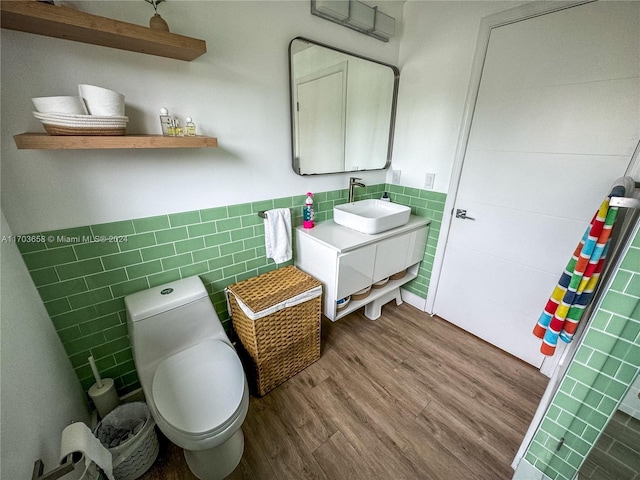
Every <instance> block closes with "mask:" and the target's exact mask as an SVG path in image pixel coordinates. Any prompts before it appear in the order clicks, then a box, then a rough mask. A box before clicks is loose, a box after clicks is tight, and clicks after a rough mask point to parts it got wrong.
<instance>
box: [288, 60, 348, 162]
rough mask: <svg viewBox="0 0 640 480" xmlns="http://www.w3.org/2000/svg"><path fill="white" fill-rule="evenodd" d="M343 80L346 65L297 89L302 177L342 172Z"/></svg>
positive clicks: (343, 129)
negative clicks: (310, 174) (303, 175)
mask: <svg viewBox="0 0 640 480" xmlns="http://www.w3.org/2000/svg"><path fill="white" fill-rule="evenodd" d="M309 77H311V78H309ZM346 77H347V72H346V62H345V64H344V65H343V64H340V65H338V67H334V68H332V69H328V70H326V71H324V72H322V73H317V74H314V75H312V76H308V77H306V78H305V79H302V80H300V81H299V83H297V85H296V101H297V106H296V108H297V109H298V128H297V132H298V138H297V142H298V152H299V153H298V162H299V167H300V173H302V174H305V173H322V172H338V171H342V170H344V152H345V128H346V125H345V117H346Z"/></svg>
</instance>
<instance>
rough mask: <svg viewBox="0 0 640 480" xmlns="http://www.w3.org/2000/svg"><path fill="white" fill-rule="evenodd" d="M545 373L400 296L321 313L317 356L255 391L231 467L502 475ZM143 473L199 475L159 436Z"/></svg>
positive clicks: (298, 472) (279, 477)
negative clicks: (347, 311)
mask: <svg viewBox="0 0 640 480" xmlns="http://www.w3.org/2000/svg"><path fill="white" fill-rule="evenodd" d="M546 384H547V378H546V377H544V376H543V375H542V374H540V373H539V372H538V371H537V370H535V369H534V368H533V367H531V366H529V365H527V364H525V363H523V362H521V361H519V360H517V359H515V358H514V357H511V356H510V355H508V354H506V353H504V352H502V351H500V350H498V349H497V348H495V347H493V346H491V345H489V344H487V343H485V342H483V341H482V340H479V339H477V338H476V337H474V336H472V335H471V334H469V333H467V332H464V331H462V330H460V329H459V328H457V327H455V326H453V325H451V324H449V323H447V322H445V321H443V320H441V319H439V318H435V317H434V318H432V317H430V316H429V315H427V314H425V313H423V312H420V311H419V310H417V309H415V308H413V307H411V306H409V305H407V304H404V305H401V306H399V307H397V306H395V304H393V303H390V304H388V305H387V306H385V307H384V308H383V315H382V317H381V318H380V319H379V320H377V321H371V320H368V319H367V318H366V317H364V315H363V314H362V313H361V311H359V312H354V313H353V314H351V315H349V316H347V317H345V318H343V319H341V320H339V321H338V322H336V323H332V322H330V321H328V320H326V319H324V320H323V324H322V356H321V358H320V360H318V361H317V362H316V363H314V364H313V365H311V366H309V367H308V368H307V369H306V370H304V371H302V372H301V373H299V374H298V375H296V376H295V377H293V378H292V379H290V380H289V381H287V382H286V383H284V384H283V385H281V386H279V387H278V388H276V389H275V390H273V391H271V392H270V393H268V394H267V395H265V396H264V397H263V398H256V397H254V396H252V397H251V400H250V405H249V413H248V415H247V418H246V421H245V423H244V425H243V427H242V429H243V431H244V434H245V451H244V455H243V458H242V461H241V463H240V465H239V466H238V468H236V470H235V471H234V472H233V473H232V474H231V476H230V477H229V478H230V479H232V480H239V479H247V480H252V479H256V480H257V479H262V480H266V479H274V480H284V479H296V480H299V479H327V480H342V479H345V480H358V479H362V480H374V479H381V480H389V479H393V480H398V479H427V480H439V479H443V480H481V479H487V480H499V479H510V478H511V477H512V476H513V471H512V469H511V467H510V464H511V461H512V460H513V457H514V456H515V453H516V451H517V449H518V447H519V445H520V443H521V441H522V439H523V437H524V434H525V432H526V430H527V427H528V425H529V422H530V421H531V418H532V417H533V413H534V411H535V409H536V406H537V405H538V402H539V400H540V398H541V396H542V393H543V391H544V388H545V386H546ZM161 444H162V447H161V453H160V456H159V458H158V460H157V462H156V464H155V465H154V466H153V467H152V469H151V470H149V472H147V474H146V475H145V476H144V477H142V478H143V479H144V480H160V479H162V480H178V479H180V480H189V479H195V478H196V477H195V476H193V475H192V474H191V473H190V472H189V470H188V468H187V466H186V464H185V462H184V459H183V456H182V452H181V450H180V449H178V448H177V447H175V446H173V445H172V444H170V443H169V442H167V441H166V440H164V441H161Z"/></svg>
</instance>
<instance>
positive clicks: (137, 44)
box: [0, 0, 207, 61]
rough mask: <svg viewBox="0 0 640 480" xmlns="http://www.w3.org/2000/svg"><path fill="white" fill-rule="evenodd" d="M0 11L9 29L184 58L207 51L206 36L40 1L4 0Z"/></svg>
mask: <svg viewBox="0 0 640 480" xmlns="http://www.w3.org/2000/svg"><path fill="white" fill-rule="evenodd" d="M0 11H1V12H2V15H0V23H1V26H2V28H7V29H10V30H18V31H21V32H28V33H35V34H38V35H45V36H48V37H56V38H63V39H65V40H73V41H76V42H82V43H90V44H93V45H101V46H104V47H111V48H118V49H120V50H129V51H132V52H139V53H146V54H148V55H157V56H160V57H167V58H174V59H177V60H185V61H191V60H194V59H196V58H198V57H199V56H201V55H202V54H204V53H206V51H207V44H206V42H205V41H204V40H198V39H196V38H191V37H185V36H183V35H177V34H175V33H170V32H164V31H159V30H152V29H151V28H148V27H143V26H141V25H135V24H133V23H128V22H122V21H120V20H113V19H111V18H106V17H100V16H98V15H92V14H90V13H85V12H80V11H78V10H74V9H73V8H68V7H61V6H57V5H50V4H47V3H42V2H37V1H25V0H23V1H16V0H2V1H1V2H0Z"/></svg>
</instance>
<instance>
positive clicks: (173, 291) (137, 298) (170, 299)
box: [124, 276, 208, 322]
mask: <svg viewBox="0 0 640 480" xmlns="http://www.w3.org/2000/svg"><path fill="white" fill-rule="evenodd" d="M207 295H208V294H207V289H206V288H205V286H204V284H203V283H202V280H200V278H199V277H198V276H193V277H188V278H183V279H182V280H176V281H175V282H170V283H165V284H164V285H159V286H157V287H153V288H150V289H148V290H142V291H141V292H137V293H133V294H131V295H127V296H126V297H124V304H125V307H126V309H127V315H128V317H129V319H130V320H131V321H133V322H136V321H139V320H143V319H145V318H148V317H152V316H154V315H157V314H159V313H162V312H166V311H169V310H172V309H174V308H177V307H180V306H182V305H186V304H188V303H191V302H193V301H196V300H200V299H202V298H206V297H207Z"/></svg>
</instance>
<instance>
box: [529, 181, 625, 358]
mask: <svg viewBox="0 0 640 480" xmlns="http://www.w3.org/2000/svg"><path fill="white" fill-rule="evenodd" d="M624 195H625V187H624V186H623V185H616V186H615V187H614V188H613V189H612V190H611V194H610V195H609V196H608V197H607V198H605V199H604V200H603V202H602V204H601V205H600V209H599V210H598V211H597V212H596V214H595V215H594V217H593V219H592V220H591V224H590V225H589V227H587V229H586V231H585V232H584V235H583V236H582V239H581V240H580V243H579V244H578V246H577V247H576V249H575V251H574V252H573V256H572V257H571V260H569V263H568V264H567V267H566V268H565V270H564V272H563V273H562V275H561V277H560V281H559V282H558V285H556V287H555V289H554V290H553V293H552V294H551V297H550V298H549V301H548V302H547V305H546V307H545V309H544V311H543V312H542V314H541V315H540V318H539V319H538V323H537V324H536V326H535V328H534V329H533V333H534V335H536V336H537V337H538V338H541V339H542V345H541V346H540V351H541V352H542V353H543V354H544V355H548V356H551V355H553V354H554V352H555V350H556V345H557V343H558V337H559V338H560V339H561V340H562V341H564V342H565V343H569V342H570V341H571V339H572V338H573V335H574V333H575V332H576V329H577V328H578V323H579V322H580V317H582V313H583V312H584V309H585V307H586V306H587V305H588V304H589V302H590V300H591V298H592V297H593V292H594V291H595V289H596V286H597V285H598V280H599V278H600V273H601V272H602V268H603V267H604V262H605V259H606V257H607V251H608V249H609V240H610V237H611V230H612V228H613V224H614V222H615V220H616V216H617V214H618V207H611V206H609V200H610V199H611V197H621V196H624Z"/></svg>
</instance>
